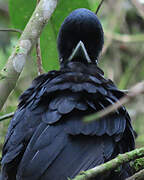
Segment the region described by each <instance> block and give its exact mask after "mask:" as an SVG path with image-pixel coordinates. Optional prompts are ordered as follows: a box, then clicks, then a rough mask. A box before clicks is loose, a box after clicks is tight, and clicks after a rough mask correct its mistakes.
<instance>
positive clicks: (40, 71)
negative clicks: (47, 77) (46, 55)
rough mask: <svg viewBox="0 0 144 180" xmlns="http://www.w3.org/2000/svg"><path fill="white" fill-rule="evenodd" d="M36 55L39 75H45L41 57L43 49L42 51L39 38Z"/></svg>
mask: <svg viewBox="0 0 144 180" xmlns="http://www.w3.org/2000/svg"><path fill="white" fill-rule="evenodd" d="M36 54H37V66H38V75H40V74H42V73H43V68H42V57H41V49H40V38H38V41H37V43H36Z"/></svg>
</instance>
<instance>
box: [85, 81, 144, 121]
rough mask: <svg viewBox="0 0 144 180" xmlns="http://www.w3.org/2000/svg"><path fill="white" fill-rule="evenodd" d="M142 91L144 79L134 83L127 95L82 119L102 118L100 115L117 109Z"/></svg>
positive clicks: (143, 89) (143, 91)
mask: <svg viewBox="0 0 144 180" xmlns="http://www.w3.org/2000/svg"><path fill="white" fill-rule="evenodd" d="M143 93H144V81H142V82H140V83H138V84H136V85H135V86H134V87H132V88H131V89H130V90H129V92H128V93H127V95H125V96H124V97H123V98H121V99H120V100H119V101H118V102H116V103H115V104H113V105H110V106H108V107H107V108H106V109H105V110H102V111H100V112H97V113H95V114H92V115H89V116H86V117H84V121H85V122H91V121H94V120H97V119H99V118H102V117H104V116H106V115H107V114H109V113H111V112H113V111H115V110H117V109H118V108H119V107H121V106H122V105H124V104H126V103H128V102H129V101H130V100H132V99H133V98H134V97H136V96H137V95H140V94H143Z"/></svg>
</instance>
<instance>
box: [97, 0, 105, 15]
mask: <svg viewBox="0 0 144 180" xmlns="http://www.w3.org/2000/svg"><path fill="white" fill-rule="evenodd" d="M103 2H104V0H101V2H100V4H99V5H98V8H97V10H96V14H98V11H99V10H100V8H101V6H102V4H103Z"/></svg>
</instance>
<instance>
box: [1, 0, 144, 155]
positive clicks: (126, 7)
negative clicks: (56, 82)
mask: <svg viewBox="0 0 144 180" xmlns="http://www.w3.org/2000/svg"><path fill="white" fill-rule="evenodd" d="M99 2H100V0H59V4H58V6H57V9H56V11H55V12H54V14H53V16H52V18H51V20H50V21H49V23H48V25H47V26H46V28H45V29H44V31H43V33H42V35H41V52H42V63H43V69H44V71H45V72H47V71H49V70H52V69H58V68H59V63H58V54H57V49H56V39H57V33H58V30H59V28H60V24H61V23H62V21H63V20H64V18H65V17H66V16H67V15H68V14H69V13H70V12H71V11H72V10H74V9H76V8H80V7H85V8H88V9H91V10H92V11H93V12H95V11H96V8H97V6H98V4H99ZM35 6H36V0H9V1H8V0H0V29H2V28H17V29H20V30H23V29H24V27H25V25H26V23H27V21H28V19H29V18H30V16H31V14H32V12H33V10H34V9H35ZM98 16H99V18H100V21H101V23H102V25H103V28H104V33H105V45H104V48H103V52H102V54H101V57H100V61H99V66H100V67H101V68H102V69H103V70H104V72H105V77H106V78H110V79H112V80H113V81H114V82H115V84H116V85H117V86H118V87H119V88H120V89H128V88H129V87H131V86H132V85H134V84H136V83H137V82H139V81H142V80H143V79H144V0H119V1H115V0H106V1H105V2H104V4H103V5H102V7H101V9H100V10H99V12H98ZM19 36H20V34H19V33H16V32H4V31H0V69H2V68H3V67H4V65H5V63H6V62H7V59H8V57H9V56H10V54H11V52H12V51H13V49H14V48H15V46H16V43H17V41H18V39H19ZM37 75H38V72H37V63H36V54H35V50H33V52H32V53H31V55H30V56H29V57H28V59H27V63H26V66H25V68H24V70H23V72H22V74H21V77H20V79H19V81H18V83H17V86H16V88H15V90H14V91H13V92H12V93H11V95H10V97H9V98H8V100H7V102H6V104H5V105H4V107H3V109H2V111H1V112H0V116H2V115H4V114H7V113H10V112H13V111H15V110H16V107H17V104H18V97H19V96H20V94H21V93H22V92H23V91H24V90H25V89H27V88H28V87H29V85H30V83H31V81H32V80H33V79H34V77H36V76H37ZM143 107H144V97H143V96H139V97H137V98H136V99H135V100H134V101H133V102H131V103H130V104H128V105H127V109H128V111H129V113H130V116H131V118H132V121H133V125H134V128H135V130H136V132H137V133H138V138H137V140H136V144H137V147H141V146H143V144H144V127H143V123H144V108H143ZM9 120H10V119H7V120H5V121H2V122H0V152H1V149H2V145H3V142H4V137H5V134H6V132H7V127H8V124H9ZM0 156H1V154H0Z"/></svg>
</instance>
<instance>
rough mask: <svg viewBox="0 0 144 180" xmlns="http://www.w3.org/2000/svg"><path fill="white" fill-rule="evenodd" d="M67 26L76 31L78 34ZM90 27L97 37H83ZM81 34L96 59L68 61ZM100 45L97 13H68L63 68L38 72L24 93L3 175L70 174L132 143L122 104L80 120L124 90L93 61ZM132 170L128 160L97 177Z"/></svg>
mask: <svg viewBox="0 0 144 180" xmlns="http://www.w3.org/2000/svg"><path fill="white" fill-rule="evenodd" d="M71 22H72V24H71ZM75 22H76V23H75ZM69 23H70V24H69ZM74 24H75V26H74ZM86 26H87V27H89V28H87V29H85V31H83V33H81V35H80V34H79V30H81V28H85V27H86ZM71 27H72V29H71ZM92 27H93V28H92ZM63 28H64V29H63ZM69 28H70V29H69ZM68 30H70V31H71V30H72V31H74V33H73V34H75V36H73V37H75V38H72V39H71V37H72V36H69V31H68ZM88 30H89V31H91V30H92V34H93V33H97V38H96V39H95V38H94V39H93V40H94V41H93V40H92V38H91V37H90V38H88V37H86V38H85V37H84V35H86V34H85V33H88ZM66 32H67V33H66ZM65 33H66V34H65ZM78 35H80V36H78ZM93 35H94V34H93ZM68 37H70V39H67V38H68ZM71 40H72V41H71ZM79 40H83V41H84V42H83V43H84V44H85V45H86V49H87V51H88V54H89V55H90V58H92V63H86V62H85V63H83V62H82V59H80V60H78V59H76V61H75V60H74V61H66V59H67V58H68V56H69V55H70V53H71V51H72V49H73V48H75V45H76V44H77V41H79ZM89 40H92V41H89ZM95 40H96V41H95ZM66 42H67V43H68V44H69V42H70V45H68V44H67V45H66V44H65V43H66ZM90 42H91V43H90ZM95 43H96V44H95ZM64 45H65V47H66V49H65V51H64V49H63V48H64ZM102 46H103V31H102V27H101V24H100V22H99V20H98V19H97V17H96V16H95V15H94V13H92V12H90V11H89V10H86V9H79V10H76V11H74V12H73V13H72V14H70V16H69V17H68V18H67V19H66V20H65V22H64V24H63V25H62V28H61V30H60V33H59V38H58V48H59V53H60V57H62V58H63V61H62V62H61V69H60V70H59V71H51V72H49V73H46V74H43V75H41V76H39V77H37V78H36V79H35V80H34V81H33V83H32V85H31V86H30V88H29V89H27V90H26V91H25V92H24V93H23V94H22V95H21V97H20V103H19V105H18V109H17V111H16V112H15V115H14V117H13V118H12V120H11V122H10V125H9V128H8V132H7V135H6V139H5V144H4V147H3V152H2V180H32V179H33V180H51V179H53V180H66V179H67V178H68V177H70V178H73V177H74V176H75V175H76V174H77V173H79V172H80V171H82V170H87V169H89V168H93V167H95V166H97V165H99V164H101V163H104V162H106V161H108V160H110V159H112V158H114V157H116V156H117V155H118V154H119V153H124V152H127V151H130V150H132V149H134V146H135V142H134V131H133V128H132V126H131V120H130V117H129V115H128V113H127V111H126V109H125V108H124V107H123V106H121V107H120V108H119V109H118V110H116V111H115V112H113V113H111V114H109V115H107V116H105V117H103V118H101V119H99V120H97V121H94V122H91V123H84V122H83V121H82V119H83V117H84V116H86V115H89V114H92V113H95V112H98V111H100V110H104V109H105V108H106V107H107V106H109V105H111V104H114V103H115V102H117V101H118V100H119V98H121V97H122V96H124V94H123V92H121V91H120V90H118V89H117V88H116V86H115V85H114V84H113V82H112V81H111V80H107V79H105V78H104V73H103V71H102V70H101V69H100V68H99V67H98V66H97V64H96V63H95V61H94V60H96V59H95V58H98V54H99V52H100V50H101V49H102ZM67 48H68V49H67ZM93 48H96V52H95V50H94V49H93ZM130 174H131V172H130V168H129V165H128V164H125V165H123V166H121V167H120V172H119V173H117V172H114V171H112V172H109V173H106V175H103V176H101V177H96V178H95V179H96V180H104V179H105V180H109V179H112V180H114V179H117V180H123V179H125V178H126V177H128V176H129V175H130Z"/></svg>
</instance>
